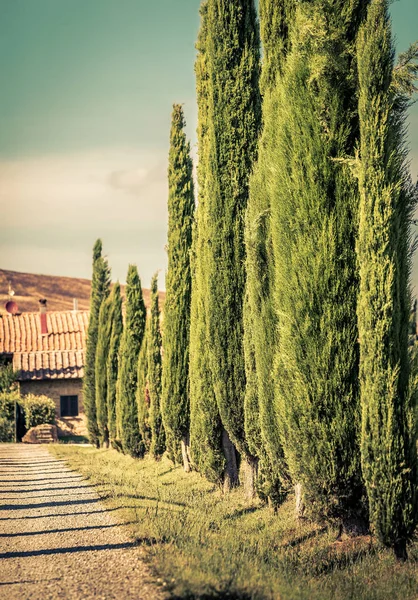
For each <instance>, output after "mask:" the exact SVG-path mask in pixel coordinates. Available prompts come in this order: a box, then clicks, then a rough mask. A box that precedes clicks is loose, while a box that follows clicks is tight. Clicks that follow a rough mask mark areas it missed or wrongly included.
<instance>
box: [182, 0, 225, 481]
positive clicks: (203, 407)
mask: <svg viewBox="0 0 418 600" xmlns="http://www.w3.org/2000/svg"><path fill="white" fill-rule="evenodd" d="M207 9H208V5H207V2H204V3H202V5H201V8H200V14H201V26H200V31H199V38H198V42H197V45H196V47H197V51H198V55H197V59H196V64H195V71H196V88H197V89H196V91H197V106H198V130H197V134H198V153H199V164H198V168H197V179H198V184H199V186H198V201H199V202H198V208H197V212H196V222H195V224H194V230H193V245H192V254H191V268H192V298H191V309H190V310H191V314H190V364H189V375H190V450H191V456H192V460H193V463H194V465H195V467H196V468H197V470H198V471H199V472H200V473H201V474H202V475H204V476H205V477H206V478H208V479H209V480H210V481H213V482H216V483H220V482H221V481H222V477H223V472H224V468H225V459H224V456H223V453H222V447H221V432H222V424H221V421H220V417H219V412H218V407H217V404H216V399H215V392H214V389H213V385H212V376H211V372H210V368H209V364H208V360H207V351H208V344H209V336H208V315H207V304H206V302H207V296H208V291H207V290H208V280H207V276H206V268H205V263H206V253H207V252H208V248H209V238H208V227H207V225H206V221H207V219H208V216H207V210H206V174H207V168H208V166H207V161H208V143H207V138H208V112H209V91H210V88H209V77H208V65H207V51H206V45H207Z"/></svg>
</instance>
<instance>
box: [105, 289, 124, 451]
mask: <svg viewBox="0 0 418 600" xmlns="http://www.w3.org/2000/svg"><path fill="white" fill-rule="evenodd" d="M111 300H112V307H111V312H110V320H111V323H112V328H111V332H110V340H109V355H108V359H107V375H106V378H107V386H106V387H107V420H108V431H109V438H110V440H111V441H112V442H115V440H116V383H117V379H118V370H119V368H118V356H119V346H120V340H121V336H122V331H123V318H122V297H121V294H120V285H119V282H116V283H115V285H114V286H113V289H112V292H111Z"/></svg>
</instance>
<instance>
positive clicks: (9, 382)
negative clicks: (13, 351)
mask: <svg viewBox="0 0 418 600" xmlns="http://www.w3.org/2000/svg"><path fill="white" fill-rule="evenodd" d="M17 376H18V372H17V371H14V370H13V365H0V392H8V391H10V389H11V388H12V386H13V384H14V383H15V381H16V379H17Z"/></svg>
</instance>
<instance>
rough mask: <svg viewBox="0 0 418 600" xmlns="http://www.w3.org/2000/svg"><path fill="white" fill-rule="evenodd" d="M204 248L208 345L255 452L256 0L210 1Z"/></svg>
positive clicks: (228, 403) (238, 433)
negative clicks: (250, 303) (250, 366)
mask: <svg viewBox="0 0 418 600" xmlns="http://www.w3.org/2000/svg"><path fill="white" fill-rule="evenodd" d="M206 49H207V50H206V51H207V69H208V85H209V93H208V99H209V102H208V134H207V136H208V140H207V143H208V149H207V153H208V154H207V156H208V160H207V164H206V174H205V190H206V191H205V193H206V198H205V204H204V211H205V216H203V217H202V218H203V220H204V223H205V236H206V239H208V240H209V244H208V248H207V250H206V252H205V264H204V273H205V277H206V278H207V281H208V285H207V299H206V309H207V319H208V323H207V325H208V338H207V339H208V340H209V343H208V348H207V354H208V357H209V361H210V368H211V376H212V383H213V389H214V391H215V397H216V402H217V405H218V410H219V414H220V416H221V420H222V424H223V427H224V428H225V429H226V431H227V432H228V434H229V437H230V439H231V441H232V442H233V443H234V444H235V446H236V447H237V448H238V450H239V451H240V452H241V453H243V454H247V455H249V454H250V452H249V449H248V444H247V441H246V438H245V431H244V394H245V385H246V379H245V365H244V349H243V335H244V331H243V301H244V286H245V248H244V214H245V210H246V206H247V201H248V187H249V175H250V172H251V169H252V166H253V161H254V159H255V158H256V148H257V140H258V135H259V131H260V124H261V101H260V94H259V87H258V79H259V62H260V56H259V36H258V24H257V17H256V10H255V6H254V2H253V0H234V1H231V0H209V1H208V13H207V42H206Z"/></svg>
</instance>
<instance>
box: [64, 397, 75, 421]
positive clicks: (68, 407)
mask: <svg viewBox="0 0 418 600" xmlns="http://www.w3.org/2000/svg"><path fill="white" fill-rule="evenodd" d="M60 400H61V417H76V416H77V415H78V396H60Z"/></svg>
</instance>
